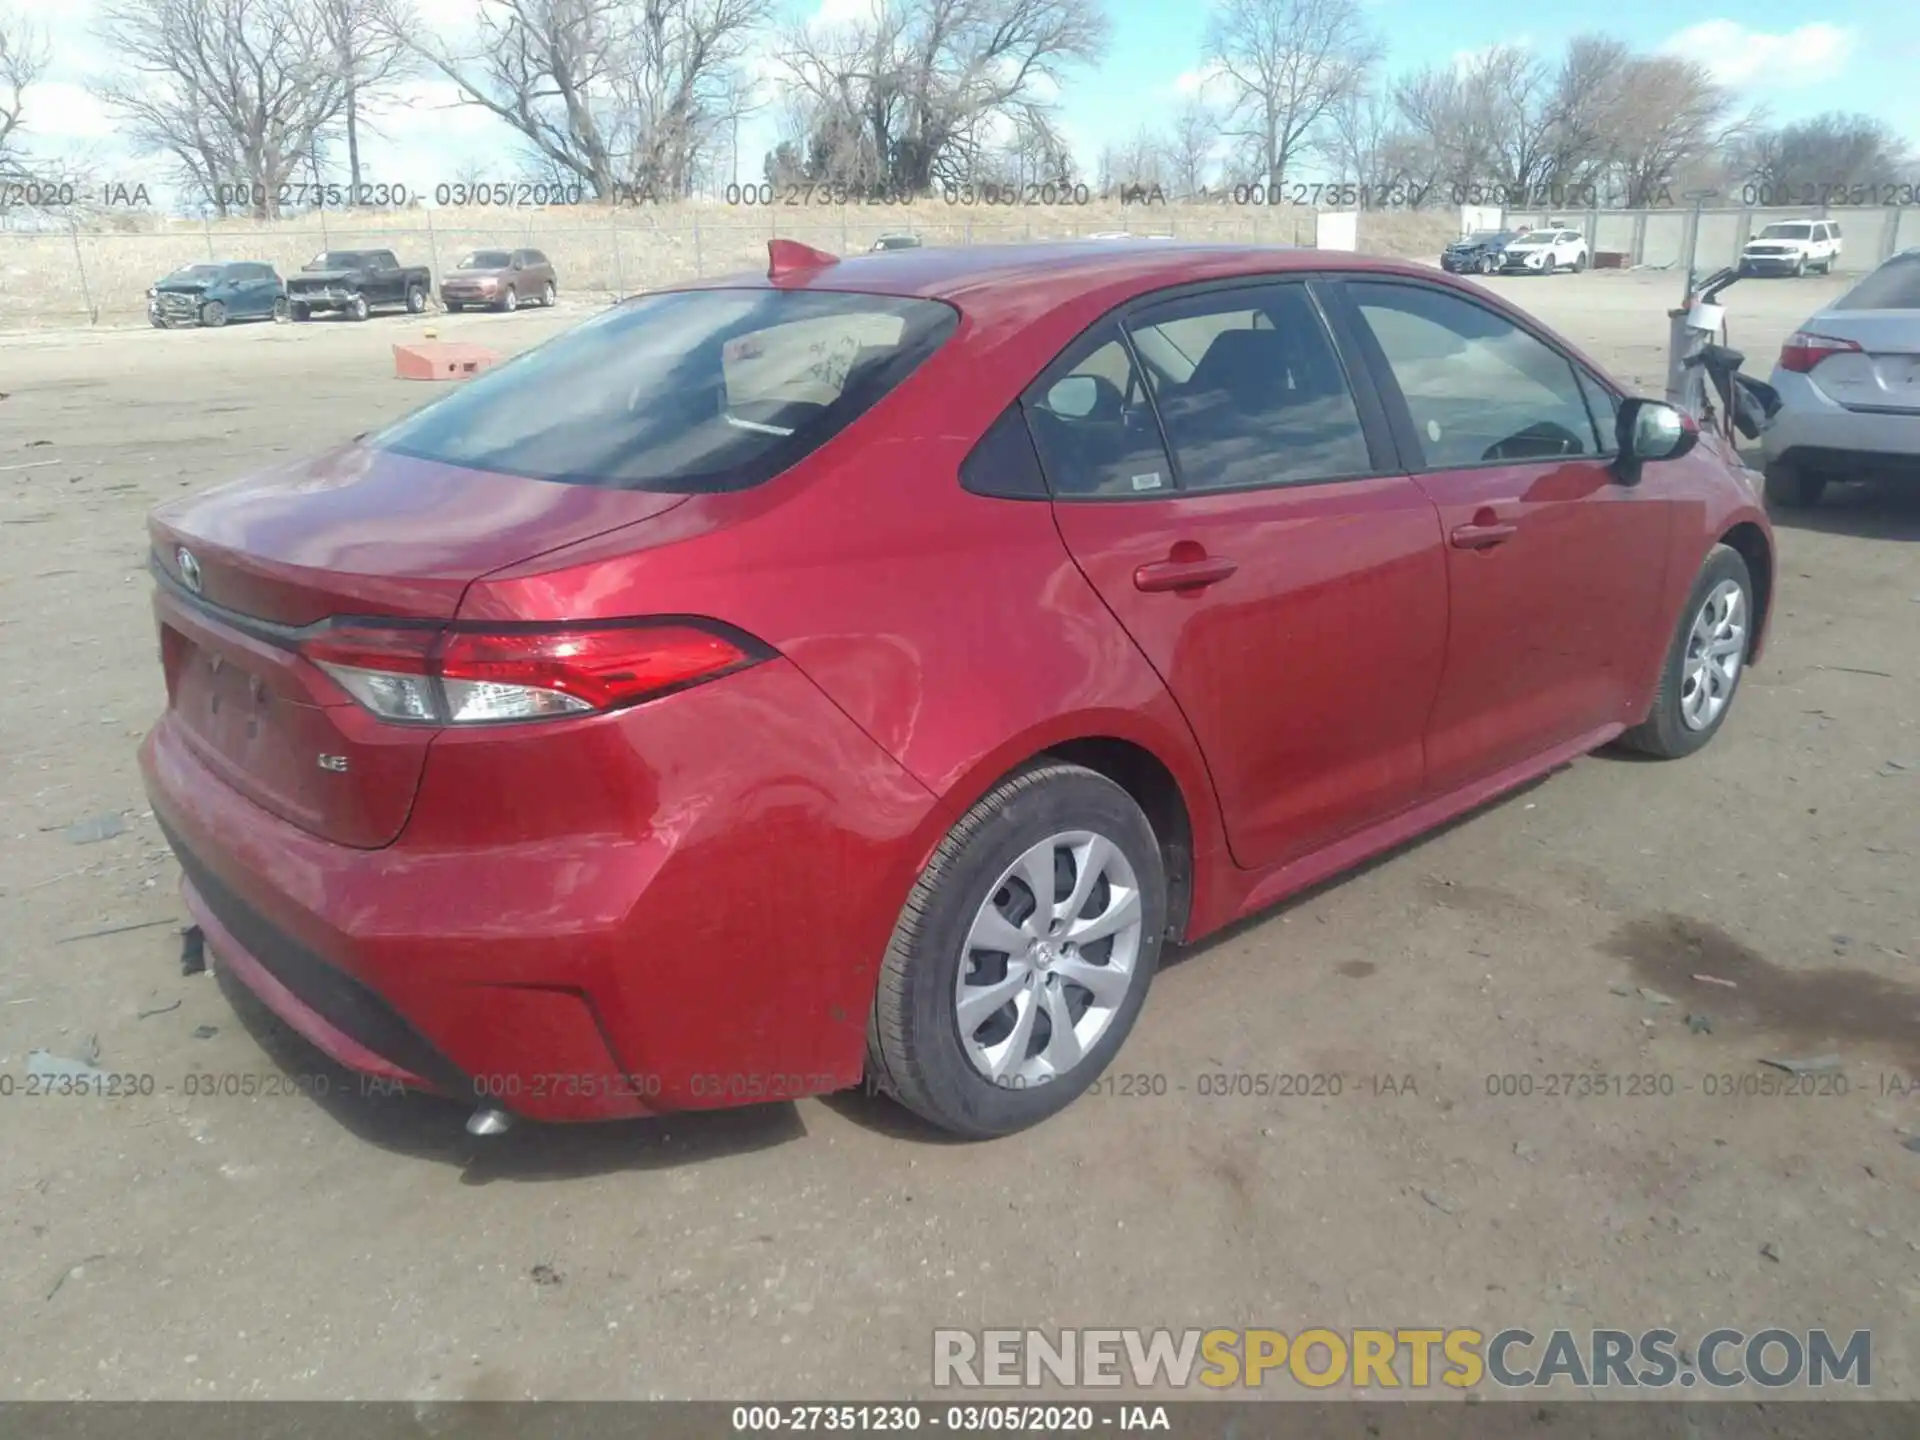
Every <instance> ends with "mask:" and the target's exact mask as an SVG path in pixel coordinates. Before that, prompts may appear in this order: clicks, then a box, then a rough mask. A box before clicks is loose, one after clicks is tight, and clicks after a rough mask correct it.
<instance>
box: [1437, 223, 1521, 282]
mask: <svg viewBox="0 0 1920 1440" xmlns="http://www.w3.org/2000/svg"><path fill="white" fill-rule="evenodd" d="M1519 236H1520V232H1519V231H1517V230H1476V231H1474V232H1473V233H1472V234H1471V235H1463V236H1462V237H1461V238H1460V239H1458V240H1456V241H1454V242H1453V243H1452V244H1451V245H1449V246H1447V248H1446V249H1444V250H1442V251H1441V252H1440V268H1441V269H1442V270H1445V271H1446V272H1447V273H1448V274H1450V275H1491V274H1493V272H1494V271H1496V270H1498V269H1499V268H1500V259H1501V254H1502V252H1503V251H1505V250H1506V248H1507V246H1508V245H1510V244H1511V243H1512V242H1513V241H1514V240H1516V239H1518V238H1519Z"/></svg>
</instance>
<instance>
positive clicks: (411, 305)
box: [407, 285, 427, 315]
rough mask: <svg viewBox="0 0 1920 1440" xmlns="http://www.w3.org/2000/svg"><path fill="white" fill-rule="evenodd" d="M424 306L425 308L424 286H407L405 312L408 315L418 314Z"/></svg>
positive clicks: (425, 292) (425, 294)
mask: <svg viewBox="0 0 1920 1440" xmlns="http://www.w3.org/2000/svg"><path fill="white" fill-rule="evenodd" d="M426 308H427V291H426V287H425V286H421V285H409V286H407V313H408V314H409V315H418V314H420V313H421V312H422V311H424V310H425V309H426Z"/></svg>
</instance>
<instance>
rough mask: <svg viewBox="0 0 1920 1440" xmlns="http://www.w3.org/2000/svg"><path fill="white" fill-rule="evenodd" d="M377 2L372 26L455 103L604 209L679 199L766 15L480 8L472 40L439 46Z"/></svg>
mask: <svg viewBox="0 0 1920 1440" xmlns="http://www.w3.org/2000/svg"><path fill="white" fill-rule="evenodd" d="M383 3H385V4H386V5H387V6H388V7H389V8H388V9H387V11H386V14H385V18H384V20H383V21H382V24H383V26H384V27H385V28H386V29H387V30H388V31H389V32H390V33H391V34H393V35H394V36H395V37H397V38H398V39H399V40H400V41H401V42H402V43H404V44H405V45H406V46H407V47H408V48H410V49H411V50H412V51H413V52H414V53H415V54H416V55H418V56H419V57H420V58H421V59H422V60H423V61H425V63H426V64H427V65H429V66H430V67H432V69H434V70H435V71H437V72H439V73H440V74H441V75H444V76H445V77H446V78H447V79H448V80H451V81H452V82H453V83H454V85H455V86H456V87H457V88H458V89H459V92H460V96H461V100H462V102H463V103H466V104H471V105H477V106H479V107H481V108H482V109H485V110H487V111H490V112H491V113H492V114H494V115H496V116H498V117H499V118H500V119H501V120H504V121H505V122H506V123H507V124H508V125H510V126H512V127H513V128H514V129H515V130H517V131H518V132H519V133H520V134H521V135H522V136H523V137H525V139H526V140H527V141H528V143H529V144H530V145H531V146H532V147H533V149H534V150H535V151H537V152H538V153H539V155H540V156H541V157H542V158H543V159H545V160H547V161H549V162H551V163H552V164H554V165H557V166H559V167H561V168H562V169H564V170H565V171H566V172H567V173H568V174H570V175H572V176H574V177H576V178H578V179H579V180H581V181H583V182H584V183H585V184H586V185H588V186H589V187H591V189H592V190H593V193H594V194H595V195H596V196H599V197H601V198H603V199H612V198H616V197H617V196H618V195H619V194H620V193H621V192H622V191H623V190H646V191H650V192H654V193H676V194H677V193H684V192H685V191H686V189H687V188H688V186H689V185H690V184H691V180H692V175H693V171H694V167H695V161H696V158H697V157H698V156H699V154H700V153H701V151H702V149H703V147H706V146H709V145H711V144H712V142H713V140H714V137H715V134H716V131H717V129H718V128H719V127H720V126H721V125H723V124H728V122H729V121H730V118H731V116H730V114H729V103H730V102H729V98H728V97H730V96H737V95H738V93H739V87H738V85H737V83H736V75H735V70H736V67H737V65H738V63H739V62H740V61H741V60H742V59H743V57H744V56H745V55H746V53H747V51H748V49H749V48H750V47H751V45H752V43H753V41H754V39H755V37H756V36H757V35H758V34H759V32H760V31H761V29H762V28H763V27H764V25H765V23H766V20H767V16H768V13H769V10H770V8H771V0H480V5H479V11H478V21H477V24H476V28H475V31H474V33H473V34H472V35H471V36H469V37H466V39H465V41H464V42H463V43H457V44H449V43H447V42H445V41H443V40H442V39H440V38H439V37H437V36H434V35H431V34H428V33H426V32H424V31H421V30H420V29H418V28H417V27H414V26H412V25H410V24H409V23H408V22H407V18H406V17H405V16H404V14H401V13H396V12H395V11H394V10H393V9H392V8H391V6H392V3H393V0H383ZM731 113H733V114H737V113H738V110H737V108H735V109H734V110H733V111H732V112H731Z"/></svg>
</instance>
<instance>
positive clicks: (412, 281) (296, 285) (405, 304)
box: [287, 250, 433, 320]
mask: <svg viewBox="0 0 1920 1440" xmlns="http://www.w3.org/2000/svg"><path fill="white" fill-rule="evenodd" d="M432 288H433V272H432V271H431V270H429V269H428V268H427V267H426V266H424V265H402V264H401V263H400V262H399V261H398V260H396V259H394V256H393V252H392V251H391V250H326V251H322V252H321V253H320V254H318V255H316V256H314V257H313V259H311V260H309V261H308V262H307V263H306V264H305V265H303V266H301V267H300V272H299V273H298V274H297V275H295V276H293V277H292V278H291V279H290V280H288V281H287V310H288V313H290V314H291V315H292V316H293V318H294V319H295V320H305V319H307V318H309V317H310V316H312V315H313V314H314V313H315V312H317V311H321V310H337V311H339V312H340V313H341V314H343V315H345V316H346V317H347V318H348V319H349V320H364V319H366V318H367V316H369V315H371V314H372V313H373V312H374V311H375V310H385V309H394V308H400V309H404V310H406V311H407V312H408V313H409V314H411V315H418V314H419V313H420V312H421V311H422V310H425V309H426V308H427V295H428V292H429V291H430V290H431V289H432Z"/></svg>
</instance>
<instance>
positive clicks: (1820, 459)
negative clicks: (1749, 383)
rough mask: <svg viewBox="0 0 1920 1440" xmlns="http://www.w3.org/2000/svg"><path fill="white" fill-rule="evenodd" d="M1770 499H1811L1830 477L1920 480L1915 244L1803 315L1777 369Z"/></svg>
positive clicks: (1918, 255)
mask: <svg viewBox="0 0 1920 1440" xmlns="http://www.w3.org/2000/svg"><path fill="white" fill-rule="evenodd" d="M1772 380H1773V388H1774V389H1776V390H1778V391H1779V392H1780V413H1779V414H1777V415H1775V416H1774V417H1773V423H1772V424H1771V425H1769V426H1768V427H1767V429H1766V431H1765V442H1766V452H1767V498H1768V499H1769V500H1770V501H1772V502H1773V503H1774V504H1776V505H1784V506H1789V507H1797V506H1802V505H1812V504H1814V503H1815V502H1817V501H1818V500H1819V499H1820V493H1821V491H1823V490H1825V489H1826V487H1827V485H1828V483H1829V482H1831V481H1836V480H1868V479H1874V478H1877V477H1879V476H1883V475H1901V476H1905V477H1910V478H1915V479H1920V248H1916V249H1913V250H1905V251H1902V252H1901V253H1900V254H1898V255H1895V256H1894V257H1893V258H1892V259H1891V260H1888V261H1887V262H1886V263H1884V264H1883V265H1881V266H1880V268H1879V269H1878V270H1875V271H1874V272H1873V273H1872V274H1870V275H1868V276H1867V277H1866V279H1864V280H1862V281H1861V282H1860V283H1859V284H1858V285H1856V286H1854V287H1853V289H1851V290H1849V291H1848V292H1847V293H1846V294H1844V295H1842V296H1841V297H1840V298H1839V299H1838V300H1836V301H1834V302H1833V303H1832V304H1831V305H1829V306H1828V307H1827V308H1826V309H1824V310H1822V311H1821V312H1820V313H1819V314H1817V315H1815V316H1814V317H1813V318H1812V319H1810V320H1808V321H1807V322H1806V323H1805V324H1804V325H1802V326H1801V327H1800V328H1799V329H1798V330H1796V331H1795V332H1794V333H1793V334H1792V335H1790V336H1788V337H1787V343H1786V344H1785V345H1784V346H1782V347H1781V350H1780V360H1779V363H1778V364H1776V365H1775V366H1774V368H1773V377H1772Z"/></svg>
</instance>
